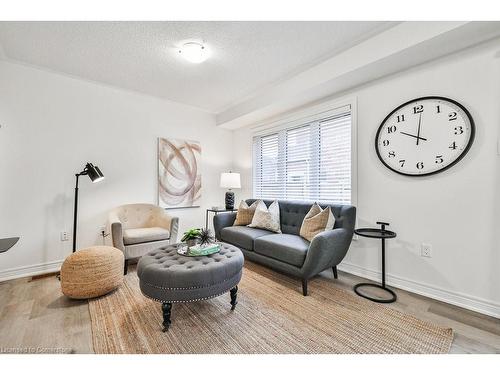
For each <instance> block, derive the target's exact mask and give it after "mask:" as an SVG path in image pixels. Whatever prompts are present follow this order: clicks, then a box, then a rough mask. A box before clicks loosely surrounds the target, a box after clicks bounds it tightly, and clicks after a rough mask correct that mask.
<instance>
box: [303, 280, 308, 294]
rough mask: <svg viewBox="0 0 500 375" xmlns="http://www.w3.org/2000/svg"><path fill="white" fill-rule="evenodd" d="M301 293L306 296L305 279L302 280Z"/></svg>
mask: <svg viewBox="0 0 500 375" xmlns="http://www.w3.org/2000/svg"><path fill="white" fill-rule="evenodd" d="M302 294H303V295H304V296H307V280H305V279H304V280H302Z"/></svg>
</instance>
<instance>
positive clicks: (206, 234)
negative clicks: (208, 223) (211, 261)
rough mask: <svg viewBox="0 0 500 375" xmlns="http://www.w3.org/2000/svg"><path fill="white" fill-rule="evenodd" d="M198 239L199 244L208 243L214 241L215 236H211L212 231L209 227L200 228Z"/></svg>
mask: <svg viewBox="0 0 500 375" xmlns="http://www.w3.org/2000/svg"><path fill="white" fill-rule="evenodd" d="M198 239H199V241H200V245H210V244H211V243H212V242H214V241H215V238H214V237H213V236H212V232H211V231H210V229H200V234H199V235H198Z"/></svg>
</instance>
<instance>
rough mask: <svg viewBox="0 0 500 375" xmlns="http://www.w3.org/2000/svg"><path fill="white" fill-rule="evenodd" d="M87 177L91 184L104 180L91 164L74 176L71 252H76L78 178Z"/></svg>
mask: <svg viewBox="0 0 500 375" xmlns="http://www.w3.org/2000/svg"><path fill="white" fill-rule="evenodd" d="M85 175H87V176H89V178H90V179H91V180H92V182H94V183H95V182H99V181H101V180H103V179H104V175H103V174H102V172H101V170H100V169H99V167H98V166H97V165H92V163H87V164H86V165H85V168H84V169H83V171H81V172H80V173H77V174H75V176H76V185H75V209H74V211H73V252H75V251H76V226H77V213H78V177H80V176H85Z"/></svg>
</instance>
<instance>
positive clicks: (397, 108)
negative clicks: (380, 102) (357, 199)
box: [375, 96, 476, 177]
mask: <svg viewBox="0 0 500 375" xmlns="http://www.w3.org/2000/svg"><path fill="white" fill-rule="evenodd" d="M428 99H437V100H445V101H448V102H450V103H453V104H455V105H456V106H457V107H459V108H460V109H461V110H462V111H463V112H464V113H465V114H466V115H467V117H468V118H469V121H470V126H471V134H470V138H469V142H468V143H467V146H466V147H465V149H464V150H463V151H462V153H461V154H460V156H459V157H458V158H456V159H455V160H454V161H453V162H452V163H450V164H448V165H447V166H446V167H444V168H442V169H438V170H437V171H434V172H429V173H423V174H410V173H404V172H401V171H398V170H396V169H394V168H392V167H391V166H389V165H388V164H387V163H386V162H385V161H384V159H382V156H381V155H380V152H379V149H378V138H379V135H380V131H381V130H382V127H383V126H384V124H385V123H386V121H387V120H388V119H389V117H391V116H392V115H393V114H394V113H395V112H397V111H398V110H400V109H401V108H403V107H405V106H406V105H408V104H410V103H413V102H417V101H419V100H428ZM475 136H476V125H475V123H474V119H473V118H472V116H471V114H470V112H469V111H468V110H467V108H465V107H464V106H463V105H462V104H460V103H459V102H457V101H456V100H453V99H450V98H446V97H444V96H422V97H420V98H416V99H412V100H409V101H407V102H405V103H403V104H401V105H400V106H398V107H396V108H395V109H394V110H392V111H391V113H389V114H388V115H387V116H386V117H385V118H384V120H383V121H382V122H381V123H380V126H379V127H378V130H377V134H376V135H375V151H376V152H377V156H378V158H379V160H380V161H381V163H382V164H383V165H384V166H386V167H387V168H388V169H390V170H391V171H393V172H396V173H397V174H400V175H403V176H408V177H424V176H430V175H433V174H437V173H440V172H444V171H446V170H447V169H449V168H451V167H453V166H454V165H455V164H457V163H458V162H459V161H460V160H462V159H463V157H464V156H465V155H466V154H467V153H468V152H469V150H470V148H471V146H472V143H473V142H474V138H475Z"/></svg>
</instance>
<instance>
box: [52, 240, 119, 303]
mask: <svg viewBox="0 0 500 375" xmlns="http://www.w3.org/2000/svg"><path fill="white" fill-rule="evenodd" d="M124 262H125V258H124V256H123V252H122V251H121V250H119V249H116V248H114V247H110V246H94V247H89V248H86V249H82V250H79V251H77V252H76V253H73V254H71V255H70V256H69V257H67V258H66V260H65V261H64V263H63V265H62V267H61V290H62V292H63V294H64V295H65V296H67V297H69V298H74V299H88V298H95V297H99V296H103V295H105V294H107V293H109V292H111V291H113V290H115V289H116V288H118V287H119V286H120V285H121V283H122V282H123V266H124Z"/></svg>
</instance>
